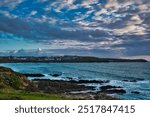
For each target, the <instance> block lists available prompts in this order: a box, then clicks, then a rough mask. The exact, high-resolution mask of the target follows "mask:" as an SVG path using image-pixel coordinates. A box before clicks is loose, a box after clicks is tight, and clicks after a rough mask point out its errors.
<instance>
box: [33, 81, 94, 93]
mask: <svg viewBox="0 0 150 117" xmlns="http://www.w3.org/2000/svg"><path fill="white" fill-rule="evenodd" d="M33 82H34V83H36V85H37V89H38V90H39V91H42V92H47V93H66V92H72V91H84V90H93V89H94V87H92V86H84V85H79V84H78V83H76V82H68V81H63V80H48V79H34V80H33Z"/></svg>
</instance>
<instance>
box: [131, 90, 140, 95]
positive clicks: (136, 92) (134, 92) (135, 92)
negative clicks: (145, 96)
mask: <svg viewBox="0 0 150 117" xmlns="http://www.w3.org/2000/svg"><path fill="white" fill-rule="evenodd" d="M131 93H133V94H140V92H138V91H132V92H131Z"/></svg>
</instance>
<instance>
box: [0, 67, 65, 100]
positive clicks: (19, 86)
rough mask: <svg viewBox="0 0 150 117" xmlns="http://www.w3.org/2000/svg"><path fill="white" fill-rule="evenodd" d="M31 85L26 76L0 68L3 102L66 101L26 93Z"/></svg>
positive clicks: (56, 97)
mask: <svg viewBox="0 0 150 117" xmlns="http://www.w3.org/2000/svg"><path fill="white" fill-rule="evenodd" d="M29 83H31V82H30V81H29V80H28V79H27V78H26V77H25V76H24V75H22V74H20V73H17V72H14V71H13V70H11V69H9V68H5V67H0V99H1V100H7V99H10V100H13V99H22V100H58V99H66V98H64V97H63V96H60V95H53V94H46V93H40V92H30V91H25V87H26V86H27V85H29Z"/></svg>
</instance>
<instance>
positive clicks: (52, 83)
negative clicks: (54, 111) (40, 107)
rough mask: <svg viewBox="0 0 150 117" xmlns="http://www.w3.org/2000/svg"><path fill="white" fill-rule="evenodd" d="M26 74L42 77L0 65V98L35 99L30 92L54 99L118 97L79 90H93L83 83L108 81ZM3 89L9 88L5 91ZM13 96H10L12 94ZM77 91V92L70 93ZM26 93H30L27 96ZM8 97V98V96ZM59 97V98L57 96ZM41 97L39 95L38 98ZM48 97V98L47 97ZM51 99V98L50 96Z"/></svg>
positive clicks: (106, 98) (105, 98) (107, 98)
mask: <svg viewBox="0 0 150 117" xmlns="http://www.w3.org/2000/svg"><path fill="white" fill-rule="evenodd" d="M27 76H30V77H31V76H32V77H35V76H36V77H38V76H39V77H40V76H41V77H42V76H43V75H42V74H21V73H18V72H15V71H13V70H12V69H10V68H5V67H0V93H2V94H3V95H4V96H3V97H1V96H0V99H24V98H22V97H26V98H25V99H30V97H32V98H31V99H37V98H38V97H34V98H33V96H32V95H31V94H34V95H35V94H36V95H38V96H39V95H40V96H42V95H44V96H46V99H47V98H48V96H47V95H52V96H54V97H55V98H54V99H82V100H95V99H99V100H102V99H104V100H110V99H113V100H114V99H118V98H116V97H112V96H108V95H107V94H105V92H95V93H92V92H88V93H81V92H80V91H85V90H93V89H94V87H93V86H85V85H83V84H84V83H100V84H102V83H106V82H109V81H95V80H93V81H83V80H80V81H75V80H71V81H63V80H47V79H34V80H28V79H27ZM5 90H7V91H8V90H9V93H7V92H6V91H5ZM16 92H17V94H16V95H15V97H12V95H14V94H15V93H16ZM71 92H78V93H71ZM26 95H30V97H27V96H26ZM8 97H9V98H8ZM58 97H61V98H58ZM40 98H41V99H42V97H39V98H38V99H40ZM48 99H49V98H48ZM50 99H51V98H50Z"/></svg>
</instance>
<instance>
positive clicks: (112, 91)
mask: <svg viewBox="0 0 150 117" xmlns="http://www.w3.org/2000/svg"><path fill="white" fill-rule="evenodd" d="M102 92H104V93H107V94H114V93H117V94H124V93H126V91H125V90H124V89H108V90H105V91H102Z"/></svg>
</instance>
